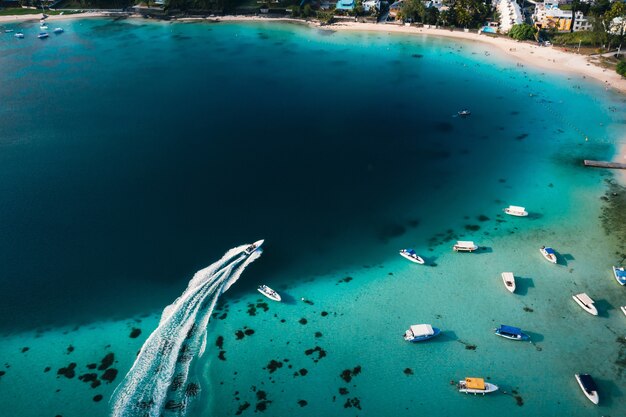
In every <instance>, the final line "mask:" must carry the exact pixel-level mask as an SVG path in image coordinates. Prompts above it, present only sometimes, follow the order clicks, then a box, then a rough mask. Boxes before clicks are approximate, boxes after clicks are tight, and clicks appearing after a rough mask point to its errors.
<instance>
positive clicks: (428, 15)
mask: <svg viewBox="0 0 626 417" xmlns="http://www.w3.org/2000/svg"><path fill="white" fill-rule="evenodd" d="M423 21H424V23H426V24H427V25H436V24H437V22H438V21H439V10H438V9H437V8H436V7H429V8H428V9H426V11H425V16H424V20H423Z"/></svg>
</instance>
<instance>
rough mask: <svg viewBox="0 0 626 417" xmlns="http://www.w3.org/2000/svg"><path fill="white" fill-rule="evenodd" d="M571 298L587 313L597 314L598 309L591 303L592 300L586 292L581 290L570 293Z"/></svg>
mask: <svg viewBox="0 0 626 417" xmlns="http://www.w3.org/2000/svg"><path fill="white" fill-rule="evenodd" d="M572 298H573V299H574V301H576V303H577V304H578V305H579V306H581V307H582V309H583V310H585V311H586V312H587V313H589V314H591V315H594V316H597V315H598V309H596V306H594V305H593V303H594V301H593V300H592V299H591V297H589V296H588V295H587V294H586V293H584V292H581V293H580V294H576V295H572Z"/></svg>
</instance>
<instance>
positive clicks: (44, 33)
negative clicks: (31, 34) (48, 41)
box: [37, 32, 48, 39]
mask: <svg viewBox="0 0 626 417" xmlns="http://www.w3.org/2000/svg"><path fill="white" fill-rule="evenodd" d="M37 37H38V38H39V39H45V38H47V37H48V32H41V33H39V35H37Z"/></svg>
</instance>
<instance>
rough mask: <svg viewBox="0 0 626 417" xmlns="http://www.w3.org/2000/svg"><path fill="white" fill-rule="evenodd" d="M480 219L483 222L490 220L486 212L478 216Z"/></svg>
mask: <svg viewBox="0 0 626 417" xmlns="http://www.w3.org/2000/svg"><path fill="white" fill-rule="evenodd" d="M478 220H479V221H481V222H486V221H487V220H489V217H487V216H485V215H484V214H481V215H480V216H478Z"/></svg>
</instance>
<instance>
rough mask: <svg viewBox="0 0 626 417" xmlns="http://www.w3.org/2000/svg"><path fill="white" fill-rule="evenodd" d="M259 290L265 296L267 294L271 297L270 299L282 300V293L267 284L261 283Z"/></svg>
mask: <svg viewBox="0 0 626 417" xmlns="http://www.w3.org/2000/svg"><path fill="white" fill-rule="evenodd" d="M257 291H258V292H260V293H261V294H263V295H264V296H266V297H267V298H269V299H270V300H274V301H280V300H281V298H280V294H278V293H277V292H276V291H274V290H273V289H271V288H270V287H268V286H267V285H259V288H257Z"/></svg>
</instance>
